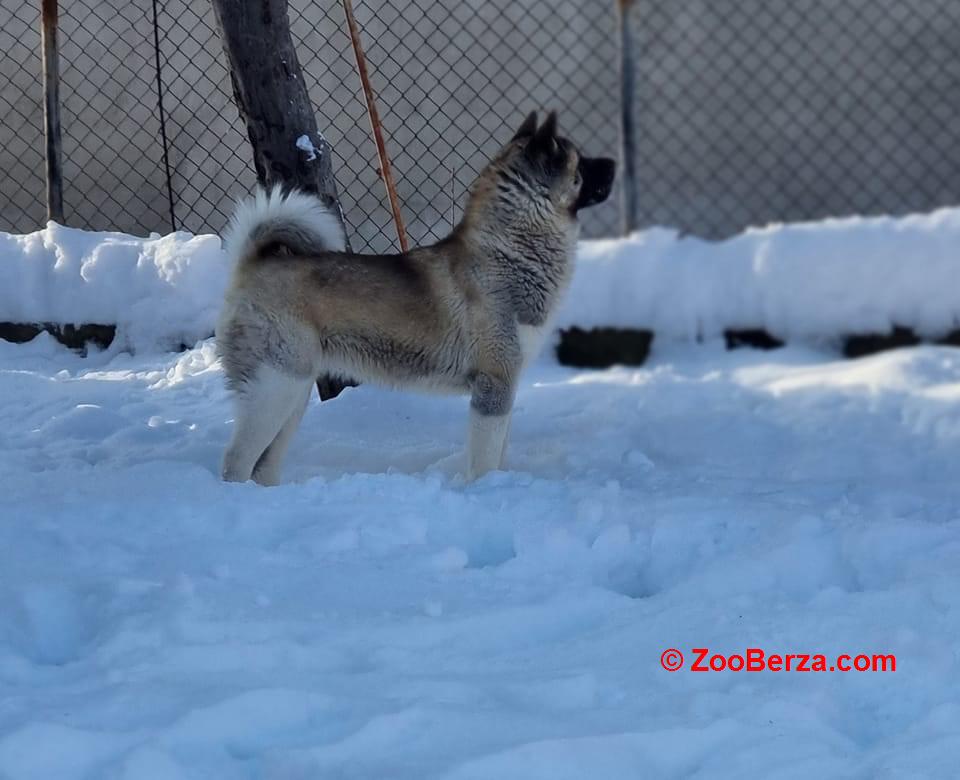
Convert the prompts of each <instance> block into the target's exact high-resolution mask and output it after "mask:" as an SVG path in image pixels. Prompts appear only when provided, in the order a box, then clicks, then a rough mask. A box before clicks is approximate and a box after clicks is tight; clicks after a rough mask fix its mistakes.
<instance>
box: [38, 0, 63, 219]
mask: <svg viewBox="0 0 960 780" xmlns="http://www.w3.org/2000/svg"><path fill="white" fill-rule="evenodd" d="M57 17H58V13H57V0H41V8H40V36H41V44H40V45H41V52H42V55H43V129H44V137H45V140H46V163H47V164H46V173H47V219H48V220H53V221H54V222H59V223H61V224H63V166H62V154H61V141H60V55H59V51H58V49H57V21H58V19H57Z"/></svg>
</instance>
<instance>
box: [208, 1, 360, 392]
mask: <svg viewBox="0 0 960 780" xmlns="http://www.w3.org/2000/svg"><path fill="white" fill-rule="evenodd" d="M211 3H212V5H213V11H214V15H215V16H216V20H217V28H218V30H219V32H220V40H221V41H222V43H223V50H224V53H225V54H226V55H227V62H228V63H229V65H230V76H231V79H232V81H233V96H234V99H235V100H236V103H237V110H238V111H239V112H240V117H241V118H242V119H243V121H244V123H245V124H246V126H247V135H249V137H250V143H251V145H252V146H253V163H254V166H255V167H256V170H257V180H258V181H259V182H260V184H261V185H263V186H264V187H270V186H273V185H274V184H280V185H282V186H283V187H285V188H292V187H296V188H297V189H301V190H305V191H306V192H312V193H314V194H316V195H318V196H319V197H320V198H321V200H323V202H324V203H326V204H327V206H329V207H330V208H332V209H334V210H335V211H336V212H337V213H339V214H340V221H341V222H342V221H343V211H342V209H341V208H340V202H339V199H338V198H337V183H336V180H335V179H334V177H333V164H332V160H331V150H330V144H329V143H327V139H326V138H324V137H323V135H322V134H321V133H320V131H319V130H318V129H317V120H316V117H315V116H314V113H313V107H312V105H311V104H310V96H309V94H308V93H307V85H306V83H305V82H304V80H303V72H302V71H301V70H300V63H299V61H298V60H297V52H296V49H294V46H293V38H292V36H291V35H290V22H289V19H288V17H287V0H211ZM347 248H348V249H349V239H348V244H347ZM350 384H351V383H350V382H343V381H341V380H340V379H338V378H336V377H329V376H328V377H321V378H320V379H319V380H318V381H317V390H318V391H319V393H320V398H321V400H327V399H328V398H333V397H335V396H336V395H337V394H338V393H339V392H340V391H341V390H342V389H343V388H344V387H346V386H349V385H350Z"/></svg>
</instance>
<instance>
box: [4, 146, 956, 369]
mask: <svg viewBox="0 0 960 780" xmlns="http://www.w3.org/2000/svg"><path fill="white" fill-rule="evenodd" d="M304 140H306V143H307V144H310V139H309V138H307V137H306V136H303V137H301V138H300V139H299V140H298V142H297V143H298V147H299V148H306V147H305V146H302V145H301V141H304ZM312 148H313V146H312V144H310V149H312ZM0 261H2V262H3V265H4V268H5V269H8V270H6V281H7V284H6V285H4V286H3V287H0V322H2V321H7V322H59V323H67V322H70V323H76V324H79V323H84V322H95V323H101V324H117V325H118V338H119V343H120V344H121V345H123V346H124V347H126V348H129V349H133V350H136V351H149V350H155V349H157V348H175V347H177V346H178V345H179V344H180V343H184V344H187V345H193V344H195V343H196V342H198V341H199V340H202V339H204V338H207V337H208V336H209V335H210V334H212V333H213V327H214V323H215V320H216V313H217V311H218V310H219V307H220V303H221V301H222V297H223V290H224V288H225V285H226V278H227V275H228V272H229V264H228V263H227V261H226V259H225V257H224V255H223V253H222V252H221V251H220V244H219V239H217V238H216V237H215V236H190V235H189V234H187V233H174V234H172V235H169V236H165V237H162V238H161V237H159V236H151V237H149V238H135V237H132V236H126V235H123V234H120V233H88V232H84V231H81V230H75V229H70V228H66V227H63V226H60V225H57V224H56V223H52V222H51V223H49V224H48V226H47V228H46V229H44V230H40V231H37V232H36V233H31V234H29V235H25V236H16V235H10V234H6V233H0ZM958 276H960V208H958V209H942V210H940V211H935V212H933V213H931V214H921V215H914V216H908V217H899V218H891V217H870V218H863V217H850V218H845V219H834V220H826V221H823V222H816V223H807V224H791V225H773V226H769V227H766V228H761V229H752V230H749V231H747V232H745V233H743V234H741V235H739V236H735V237H733V238H731V239H729V240H727V241H723V242H717V243H711V242H705V241H701V240H698V239H695V238H689V237H686V238H680V237H678V236H677V234H676V233H675V232H674V231H672V230H667V229H664V228H653V229H650V230H646V231H642V232H640V233H636V234H634V235H633V236H631V237H630V238H627V239H621V240H610V241H586V242H583V243H582V244H581V249H580V252H579V257H578V262H577V268H576V272H575V276H574V279H573V283H572V287H571V290H570V292H569V294H568V295H567V298H566V302H565V304H564V306H563V308H562V310H561V311H560V312H559V314H558V316H557V318H556V320H555V324H556V325H557V326H563V327H567V326H572V325H579V326H581V327H591V326H620V327H634V328H649V329H652V330H654V331H655V332H656V334H657V337H658V338H661V339H677V340H689V339H697V338H713V337H715V336H718V335H720V334H722V333H723V331H724V330H725V329H728V328H734V329H737V328H764V329H766V330H768V331H769V332H771V333H772V334H774V335H776V336H779V337H780V338H782V339H785V340H786V339H789V340H795V341H801V342H808V343H809V342H817V341H823V340H826V339H835V338H836V337H838V336H842V335H848V334H854V333H882V332H887V331H888V330H890V328H891V327H892V326H893V325H900V326H904V327H912V328H913V329H914V330H915V331H917V332H918V333H919V334H921V335H924V336H929V337H934V338H935V337H939V336H942V335H944V334H945V333H946V332H948V331H950V330H951V329H953V328H956V327H958V326H960V285H958V284H957V283H956V280H957V278H958Z"/></svg>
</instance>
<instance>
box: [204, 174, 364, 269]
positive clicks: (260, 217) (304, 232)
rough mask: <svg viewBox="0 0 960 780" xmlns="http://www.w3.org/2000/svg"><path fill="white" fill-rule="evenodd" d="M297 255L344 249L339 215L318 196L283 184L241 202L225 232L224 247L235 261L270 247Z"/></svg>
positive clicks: (245, 258) (246, 259)
mask: <svg viewBox="0 0 960 780" xmlns="http://www.w3.org/2000/svg"><path fill="white" fill-rule="evenodd" d="M278 246H279V247H284V248H286V249H287V250H288V251H289V252H290V253H292V254H294V255H305V254H313V253H317V252H342V251H343V249H344V247H345V246H346V241H345V239H344V235H343V225H342V224H341V222H340V218H339V217H338V216H337V215H336V214H334V213H333V212H331V211H330V209H328V208H327V207H326V206H325V205H324V203H323V201H321V200H320V198H318V197H316V196H315V195H310V194H308V193H306V192H301V191H300V190H291V191H290V192H287V193H284V192H283V190H282V189H281V188H280V186H279V185H278V186H275V187H274V188H273V189H271V190H269V191H266V190H263V189H257V192H256V193H255V194H254V195H253V197H250V198H247V199H246V200H243V201H240V203H238V204H237V207H236V209H235V210H234V212H233V216H232V217H231V218H230V224H229V226H228V227H227V229H226V231H225V232H224V237H223V248H224V251H225V252H226V253H227V256H228V257H229V258H230V261H231V262H232V263H242V262H247V261H251V260H255V259H256V258H258V257H259V256H260V255H261V254H262V252H263V250H264V249H266V248H267V247H278Z"/></svg>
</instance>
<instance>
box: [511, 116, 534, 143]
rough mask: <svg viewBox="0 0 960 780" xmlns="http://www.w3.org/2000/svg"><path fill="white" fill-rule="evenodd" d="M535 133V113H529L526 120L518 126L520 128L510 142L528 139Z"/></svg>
mask: <svg viewBox="0 0 960 780" xmlns="http://www.w3.org/2000/svg"><path fill="white" fill-rule="evenodd" d="M536 131H537V112H536V111H531V112H530V113H529V114H527V118H526V119H524V120H523V124H522V125H520V128H519V129H518V130H517V132H516V133H514V134H513V138H511V139H510V140H511V141H516V140H517V139H519V138H530V137H532V136H533V134H534V133H535V132H536Z"/></svg>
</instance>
